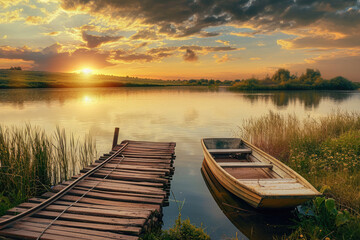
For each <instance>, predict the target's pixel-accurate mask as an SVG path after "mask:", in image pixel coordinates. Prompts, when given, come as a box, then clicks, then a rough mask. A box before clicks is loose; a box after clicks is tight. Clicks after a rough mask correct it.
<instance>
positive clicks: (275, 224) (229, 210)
mask: <svg viewBox="0 0 360 240" xmlns="http://www.w3.org/2000/svg"><path fill="white" fill-rule="evenodd" d="M201 173H202V176H203V178H204V181H205V183H206V186H207V187H208V189H209V191H210V193H211V195H212V196H213V198H214V200H215V201H216V203H217V205H218V206H219V208H220V209H221V210H222V212H223V213H224V214H225V215H226V217H227V218H228V219H229V220H230V221H231V223H232V224H234V226H235V227H236V228H237V229H239V230H240V231H241V233H242V234H244V235H245V236H246V237H247V238H249V239H251V240H266V239H273V238H274V237H279V238H280V237H281V236H283V235H284V234H286V233H290V232H291V231H290V228H289V227H290V226H291V221H290V219H291V217H292V213H291V212H289V211H283V212H282V211H280V210H276V211H274V210H273V211H259V210H256V209H254V208H253V207H251V206H250V205H248V204H247V203H246V202H244V201H242V200H241V199H239V198H237V197H236V196H235V195H233V194H232V193H231V192H229V191H227V190H226V189H225V188H224V187H223V186H222V185H221V184H220V183H219V182H218V181H217V180H216V179H215V177H214V176H213V175H212V173H211V172H210V170H209V168H208V167H207V165H206V162H205V160H204V161H203V164H202V167H201Z"/></svg>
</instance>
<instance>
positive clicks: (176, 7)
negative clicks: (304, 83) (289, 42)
mask: <svg viewBox="0 0 360 240" xmlns="http://www.w3.org/2000/svg"><path fill="white" fill-rule="evenodd" d="M61 1H62V7H63V8H64V9H65V10H67V11H77V12H79V11H82V12H86V13H90V14H92V15H93V16H99V17H100V16H101V17H108V18H111V19H116V20H117V21H122V22H124V21H125V22H127V24H128V25H131V24H132V23H134V22H137V23H140V24H142V25H143V26H148V27H156V29H157V30H153V31H150V32H149V30H141V31H139V32H138V33H137V34H135V35H134V36H133V39H156V36H157V35H158V34H159V33H160V34H167V35H169V36H172V37H177V38H181V37H188V36H192V35H198V36H200V37H211V36H217V35H218V34H220V33H213V32H206V31H205V29H206V28H208V27H215V26H220V25H224V24H231V25H232V26H238V27H247V28H251V29H253V32H233V33H231V34H232V35H237V36H242V37H254V36H255V35H256V34H271V33H274V32H279V31H282V32H292V33H295V35H297V34H300V33H301V34H307V35H309V36H311V35H318V34H321V33H320V32H321V31H322V32H323V31H329V32H333V33H337V34H343V35H344V36H349V35H351V34H352V33H354V32H356V31H357V32H359V28H360V12H359V8H360V3H359V1H357V0H342V1H339V0H313V1H309V0H297V1H294V0H284V1H275V0H262V1H260V0H253V1H247V0H244V1H243V0H241V1H239V0H227V1H224V0H199V1H189V0H168V1H158V0H145V1H143V0H132V1H128V0H127V1H114V0H102V1H95V0H61ZM314 28H317V29H319V30H320V32H319V33H317V32H311V31H312V29H314ZM345 38H347V37H345ZM305 40H307V39H304V40H302V42H303V44H309V42H310V41H305ZM309 40H310V39H309ZM328 40H329V38H328ZM330 40H331V39H330ZM333 40H334V39H333ZM333 40H331V41H333ZM298 41H300V40H298ZM343 41H352V39H349V40H343ZM340 42H341V41H340ZM299 44H300V43H299ZM342 44H343V43H342ZM344 45H346V44H345V43H344ZM294 46H295V47H296V44H294Z"/></svg>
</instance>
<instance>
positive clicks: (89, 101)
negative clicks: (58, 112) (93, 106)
mask: <svg viewBox="0 0 360 240" xmlns="http://www.w3.org/2000/svg"><path fill="white" fill-rule="evenodd" d="M83 102H84V103H85V104H90V103H92V102H93V99H92V98H91V97H90V96H84V98H83Z"/></svg>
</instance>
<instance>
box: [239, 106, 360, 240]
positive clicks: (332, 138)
mask: <svg viewBox="0 0 360 240" xmlns="http://www.w3.org/2000/svg"><path fill="white" fill-rule="evenodd" d="M241 135H242V137H244V138H246V139H249V140H250V141H251V142H252V143H254V144H255V145H256V146H258V147H260V148H261V149H263V150H264V151H265V152H268V153H270V154H271V155H273V156H275V157H277V158H278V159H280V160H281V161H283V162H285V163H286V164H287V165H288V166H290V167H291V168H292V169H294V170H295V171H297V172H298V173H300V174H301V175H302V176H303V177H305V178H306V179H307V180H308V181H309V182H310V183H311V184H313V185H314V186H315V187H316V188H317V189H318V190H320V191H322V192H323V193H324V196H325V198H316V199H315V200H314V201H313V202H312V203H309V205H307V206H304V207H303V211H301V212H299V214H298V217H299V219H298V224H297V229H296V230H295V231H294V233H293V234H292V235H291V236H288V237H286V239H326V238H328V239H360V214H359V212H360V194H359V193H360V114H358V113H347V112H336V113H333V114H330V115H327V116H324V117H319V118H312V117H307V118H304V119H300V118H298V117H297V116H295V115H287V116H284V115H281V114H276V113H273V112H270V113H269V114H267V115H265V116H263V117H260V118H256V119H249V120H248V121H246V122H245V124H244V125H243V127H242V128H241Z"/></svg>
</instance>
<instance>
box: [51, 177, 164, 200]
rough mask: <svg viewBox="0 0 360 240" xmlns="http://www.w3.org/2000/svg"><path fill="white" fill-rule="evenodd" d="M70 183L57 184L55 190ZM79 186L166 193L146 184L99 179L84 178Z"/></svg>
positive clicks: (142, 192) (156, 193)
mask: <svg viewBox="0 0 360 240" xmlns="http://www.w3.org/2000/svg"><path fill="white" fill-rule="evenodd" d="M68 184H70V182H69V181H67V182H64V183H63V184H61V185H57V186H55V187H53V190H54V191H59V190H61V189H62V188H64V187H65V186H67V185H68ZM77 186H79V187H87V188H91V187H94V186H96V187H95V189H100V190H107V191H110V192H128V193H141V194H147V195H159V196H163V195H165V194H166V193H165V192H164V191H163V190H162V189H160V188H155V187H144V186H134V185H130V184H123V183H112V182H100V183H99V182H97V181H90V180H84V181H81V182H80V183H79V184H78V185H77Z"/></svg>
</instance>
